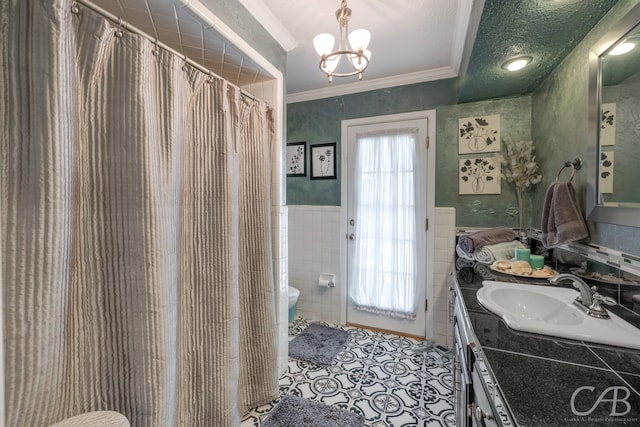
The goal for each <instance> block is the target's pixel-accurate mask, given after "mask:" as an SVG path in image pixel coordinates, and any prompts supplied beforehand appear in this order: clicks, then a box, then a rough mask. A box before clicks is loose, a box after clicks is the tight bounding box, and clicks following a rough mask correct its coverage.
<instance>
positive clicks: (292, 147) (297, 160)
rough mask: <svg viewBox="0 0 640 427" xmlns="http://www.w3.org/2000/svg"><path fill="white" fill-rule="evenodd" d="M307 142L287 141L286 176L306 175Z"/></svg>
mask: <svg viewBox="0 0 640 427" xmlns="http://www.w3.org/2000/svg"><path fill="white" fill-rule="evenodd" d="M306 165H307V143H306V142H289V143H287V177H289V176H307V168H306Z"/></svg>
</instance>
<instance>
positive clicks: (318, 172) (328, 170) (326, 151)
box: [311, 142, 336, 179]
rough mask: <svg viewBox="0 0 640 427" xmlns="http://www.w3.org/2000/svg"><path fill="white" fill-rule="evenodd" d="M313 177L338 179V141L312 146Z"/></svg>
mask: <svg viewBox="0 0 640 427" xmlns="http://www.w3.org/2000/svg"><path fill="white" fill-rule="evenodd" d="M311 179H336V143H335V142H332V143H330V144H317V145H312V146H311Z"/></svg>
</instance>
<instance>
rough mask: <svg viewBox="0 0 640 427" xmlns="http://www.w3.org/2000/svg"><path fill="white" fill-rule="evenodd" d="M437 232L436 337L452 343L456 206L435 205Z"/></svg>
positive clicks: (436, 340) (435, 254)
mask: <svg viewBox="0 0 640 427" xmlns="http://www.w3.org/2000/svg"><path fill="white" fill-rule="evenodd" d="M432 227H433V228H432V229H433V230H434V232H435V236H434V238H435V253H434V256H435V262H434V271H433V276H432V277H433V301H431V302H430V303H429V306H430V307H431V309H433V310H435V311H434V316H433V340H434V341H435V342H436V343H437V344H440V345H444V346H447V347H449V348H450V347H451V346H452V345H453V327H452V325H451V320H450V312H449V304H450V302H451V291H450V288H451V287H452V286H453V275H452V274H451V273H452V272H453V270H454V256H453V255H454V252H455V248H456V210H455V208H436V209H435V218H434V220H433V226H432Z"/></svg>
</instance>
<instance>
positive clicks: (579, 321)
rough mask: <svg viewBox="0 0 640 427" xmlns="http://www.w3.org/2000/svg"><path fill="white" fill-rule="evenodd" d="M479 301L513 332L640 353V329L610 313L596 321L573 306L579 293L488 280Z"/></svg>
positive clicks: (481, 289) (480, 291)
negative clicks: (577, 341)
mask: <svg viewBox="0 0 640 427" xmlns="http://www.w3.org/2000/svg"><path fill="white" fill-rule="evenodd" d="M482 285H483V286H482V288H480V289H479V290H478V292H477V297H478V301H479V302H480V304H482V306H483V307H485V308H486V309H487V310H489V311H491V312H493V313H495V314H497V315H499V316H501V317H502V319H503V320H504V321H505V323H506V324H507V325H508V326H509V327H510V328H512V329H515V330H517V331H523V332H533V333H537V334H543V335H551V336H555V337H560V338H570V339H574V340H580V341H588V342H594V343H599V344H608V345H615V346H620V347H627V348H634V349H640V329H638V328H636V327H634V326H633V325H631V324H629V323H628V322H626V321H624V320H623V319H621V318H620V317H618V316H616V315H615V314H613V313H611V312H610V311H609V316H611V318H610V319H596V318H595V317H591V316H589V315H587V314H586V313H584V312H582V311H581V310H580V309H579V308H578V307H576V306H575V305H574V304H573V300H574V299H575V297H576V296H578V291H577V290H574V289H568V288H556V287H552V286H538V285H525V284H519V283H505V282H495V281H492V280H485V281H484V282H482Z"/></svg>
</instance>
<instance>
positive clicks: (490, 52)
mask: <svg viewBox="0 0 640 427" xmlns="http://www.w3.org/2000/svg"><path fill="white" fill-rule="evenodd" d="M615 3H617V0H588V1H584V0H579V1H576V0H486V2H485V6H484V10H483V13H482V18H481V20H480V27H479V29H478V33H477V36H476V40H475V44H474V47H473V50H472V53H471V59H470V61H469V66H468V68H467V71H466V74H465V75H464V77H463V80H462V87H461V91H460V102H461V103H462V102H470V101H479V100H483V99H490V98H500V97H504V96H511V95H519V94H526V93H530V92H532V91H533V90H534V89H535V88H537V87H538V86H539V85H540V83H542V81H543V80H544V79H545V78H546V77H547V76H548V75H549V73H550V72H551V71H553V70H554V69H555V68H556V67H557V66H558V64H560V62H562V60H563V59H564V58H565V57H566V56H567V55H568V54H569V52H571V51H572V50H573V48H575V46H576V45H577V44H578V43H579V42H580V41H581V40H582V39H583V38H584V36H585V35H586V34H587V33H588V32H589V31H590V30H591V29H592V28H593V26H594V25H595V24H596V23H597V22H598V21H599V20H600V19H601V18H602V17H603V16H604V15H605V14H606V13H607V12H608V11H609V10H610V9H611V7H612V6H613V5H614V4H615ZM519 55H530V56H532V57H533V60H532V61H531V64H529V66H527V67H526V68H524V69H522V70H520V71H517V72H508V71H505V70H504V69H502V64H503V63H504V62H505V61H506V60H508V59H510V58H513V57H515V56H519Z"/></svg>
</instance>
